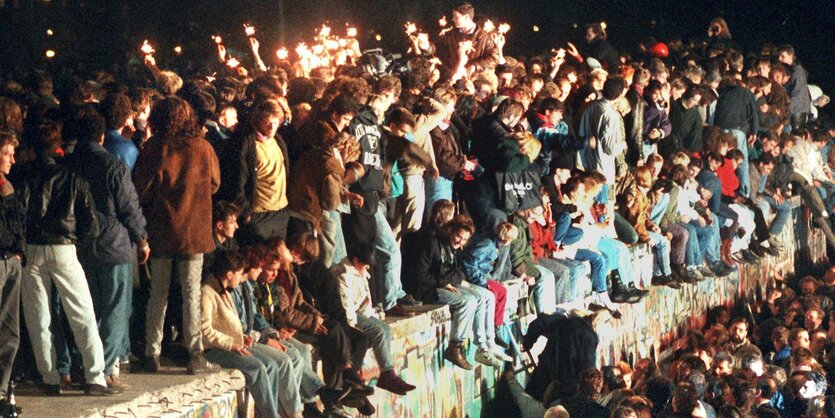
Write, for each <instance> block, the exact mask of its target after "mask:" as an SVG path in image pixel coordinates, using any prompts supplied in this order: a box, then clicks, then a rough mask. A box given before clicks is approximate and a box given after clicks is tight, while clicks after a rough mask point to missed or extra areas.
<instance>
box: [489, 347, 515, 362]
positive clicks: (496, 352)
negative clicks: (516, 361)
mask: <svg viewBox="0 0 835 418" xmlns="http://www.w3.org/2000/svg"><path fill="white" fill-rule="evenodd" d="M490 354H492V355H493V357H495V358H497V359H499V360H501V361H502V362H505V363H512V362H513V357H510V356H509V355H507V353H506V352H505V351H504V350H503V349H502V348H501V347H497V346H491V347H490Z"/></svg>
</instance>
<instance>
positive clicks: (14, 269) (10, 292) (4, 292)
mask: <svg viewBox="0 0 835 418" xmlns="http://www.w3.org/2000/svg"><path fill="white" fill-rule="evenodd" d="M20 277H21V267H20V259H19V258H17V257H13V258H9V259H7V260H2V261H0V394H2V395H3V396H2V399H6V395H5V394H6V388H7V387H9V377H10V376H11V374H12V364H13V363H14V359H15V355H17V348H18V346H19V345H20Z"/></svg>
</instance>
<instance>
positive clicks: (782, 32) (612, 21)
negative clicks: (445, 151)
mask: <svg viewBox="0 0 835 418" xmlns="http://www.w3.org/2000/svg"><path fill="white" fill-rule="evenodd" d="M29 1H31V0H29ZM63 1H65V2H67V3H69V5H70V6H71V7H69V9H66V8H61V7H59V5H60V4H61V1H59V0H52V1H51V2H48V3H44V2H40V1H37V2H36V4H38V5H39V6H38V7H36V8H34V9H28V8H25V9H24V10H8V9H6V10H0V25H2V26H3V27H4V28H10V29H11V28H15V29H17V30H3V31H0V48H3V49H2V50H0V53H3V54H4V55H5V54H7V53H12V54H14V53H18V54H19V53H20V52H21V50H26V51H27V52H28V50H32V49H36V50H37V53H38V56H40V54H41V53H42V52H41V51H42V49H43V45H44V44H50V45H56V47H57V48H61V50H60V52H62V53H64V54H68V53H76V52H75V51H82V50H86V51H92V53H94V54H99V55H100V56H102V60H103V61H106V60H108V59H112V57H113V56H116V55H115V54H112V53H111V54H108V53H107V52H108V51H109V50H116V49H119V48H124V47H125V45H129V46H133V45H134V44H137V45H138V43H137V40H139V41H141V39H144V38H150V39H152V41H155V42H156V44H158V45H160V46H159V47H158V50H162V49H164V48H163V47H166V46H167V47H168V48H167V49H168V50H170V48H173V45H175V44H182V45H184V46H185V47H186V49H187V50H189V51H195V50H199V49H202V48H211V43H210V42H211V40H210V39H209V35H210V34H212V33H225V34H226V33H228V36H227V39H228V43H229V44H230V46H234V44H235V43H237V44H238V45H240V46H243V45H244V41H245V40H244V39H243V35H242V33H241V24H242V23H243V22H245V21H249V22H251V23H253V24H255V25H256V27H257V28H258V30H259V38H260V39H261V40H262V45H263V47H264V48H265V50H267V49H269V50H274V49H275V47H276V46H277V45H278V40H279V39H280V36H281V35H284V39H285V41H287V43H290V45H289V46H290V47H291V48H289V49H292V45H294V44H295V42H297V41H298V40H301V39H304V38H308V39H309V38H310V36H312V34H313V31H314V28H315V27H316V26H318V25H319V24H320V23H322V22H323V21H325V20H330V21H331V22H332V24H333V26H334V27H336V26H338V25H340V24H341V23H343V22H346V21H349V22H351V23H353V24H355V25H356V26H358V27H359V28H361V30H363V32H364V33H363V34H364V35H365V40H366V41H365V42H364V43H363V47H364V48H369V47H372V46H375V45H377V44H378V43H377V42H376V41H374V40H373V36H374V35H375V34H376V33H378V32H379V33H380V34H381V35H382V39H383V40H382V42H380V43H379V45H381V46H384V47H389V48H394V49H403V48H404V47H405V36H404V35H403V23H404V22H406V21H407V20H411V21H415V22H417V23H418V24H419V25H420V26H421V27H422V28H424V29H425V30H427V31H429V32H430V33H432V34H435V35H436V34H437V31H438V25H437V19H438V18H439V17H440V16H442V15H447V16H449V8H450V5H451V4H453V2H448V1H441V0H414V1H392V0H362V1H357V0H353V1H349V0H281V1H279V0H243V1H241V0H234V1H233V0H196V1H183V0H135V1H128V0H85V6H84V7H83V8H80V7H79V6H78V2H79V0H63ZM7 3H8V2H7ZM23 3H27V1H25V0H24V1H23ZM473 4H474V5H475V7H476V13H477V14H479V15H483V16H486V17H490V18H492V19H493V20H494V21H506V22H508V23H510V24H511V25H512V30H511V32H510V34H509V35H508V45H507V48H506V52H507V53H508V54H509V55H513V54H527V53H532V52H541V51H546V50H548V49H550V48H551V47H554V46H557V44H558V43H560V42H564V41H566V40H575V41H578V40H580V39H581V37H582V31H583V26H584V25H585V24H586V23H589V22H593V21H598V20H604V21H606V22H607V23H608V27H609V34H610V36H609V37H610V40H612V41H613V43H615V45H616V46H618V47H627V48H632V47H634V46H635V45H637V43H638V42H639V41H641V40H642V39H645V38H646V37H649V36H654V37H657V38H661V39H665V38H670V37H701V36H704V35H705V31H706V28H707V23H708V22H709V21H710V19H712V18H713V17H715V16H723V17H725V18H726V19H727V20H728V23H729V25H730V28H731V32H732V33H733V35H734V40H735V41H736V42H738V43H739V44H741V45H742V46H743V47H745V48H746V51H750V50H753V49H754V48H756V47H758V46H759V45H760V44H762V43H763V42H774V43H778V44H781V43H786V42H788V43H791V44H793V45H794V46H795V48H796V49H797V50H798V56H799V59H800V60H801V61H802V62H803V63H804V64H805V65H806V67H807V68H808V69H809V72H810V79H811V80H812V81H813V82H819V83H821V84H823V85H826V86H828V87H829V88H830V89H831V88H832V87H833V85H835V36H833V35H834V34H835V1H833V0H808V1H791V0H783V1H776V0H758V1H755V0H739V1H719V0H678V1H676V0H643V1H639V0H587V1H569V0H550V1H549V0H527V1H495V0H494V1H488V0H474V1H473ZM44 5H46V6H44ZM281 5H283V10H284V19H283V20H282V19H281V18H280V13H279V11H280V10H281V8H280V6H281ZM33 22H36V23H34V24H33ZM281 22H284V25H282V24H281ZM573 24H577V29H575V28H574V27H573ZM533 25H537V26H539V27H540V28H541V30H540V31H539V32H538V33H534V32H533V31H532V27H533ZM46 27H57V28H59V33H58V35H63V36H58V35H56V36H54V37H52V38H48V39H47V38H46V37H45V35H44V32H45V28H46ZM21 33H23V34H24V36H21ZM39 42H41V43H42V44H40V45H38V43H39ZM291 42H292V43H291ZM31 45H38V47H37V48H32V47H31ZM88 53H90V52H88ZM262 55H263V54H262ZM0 65H1V64H0ZM830 93H831V91H830Z"/></svg>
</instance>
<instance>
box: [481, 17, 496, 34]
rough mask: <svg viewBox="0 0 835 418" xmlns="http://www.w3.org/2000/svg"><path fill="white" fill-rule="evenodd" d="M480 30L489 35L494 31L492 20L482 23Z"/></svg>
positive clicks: (494, 26)
mask: <svg viewBox="0 0 835 418" xmlns="http://www.w3.org/2000/svg"><path fill="white" fill-rule="evenodd" d="M482 29H484V31H485V32H487V33H490V32H493V31H494V30H496V25H495V24H494V23H493V21H492V20H490V19H487V21H485V22H484V27H483V28H482Z"/></svg>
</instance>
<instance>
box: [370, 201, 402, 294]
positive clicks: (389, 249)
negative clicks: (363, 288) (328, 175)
mask: <svg viewBox="0 0 835 418" xmlns="http://www.w3.org/2000/svg"><path fill="white" fill-rule="evenodd" d="M374 224H375V225H376V228H377V234H376V235H375V236H374V249H375V250H376V252H377V263H379V264H380V266H382V270H383V280H384V282H383V286H384V288H385V293H384V295H383V309H385V310H389V309H391V308H393V307H394V305H396V304H397V299H400V298H402V297H404V296H406V292H404V291H403V285H402V284H401V283H400V268H401V267H402V263H403V261H402V259H401V256H400V246H399V245H398V244H397V240H396V239H395V238H394V232H392V230H391V226H390V225H389V223H388V221H387V220H386V213H385V206H384V205H380V207H379V208H377V213H376V214H374ZM378 289H379V287H378Z"/></svg>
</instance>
